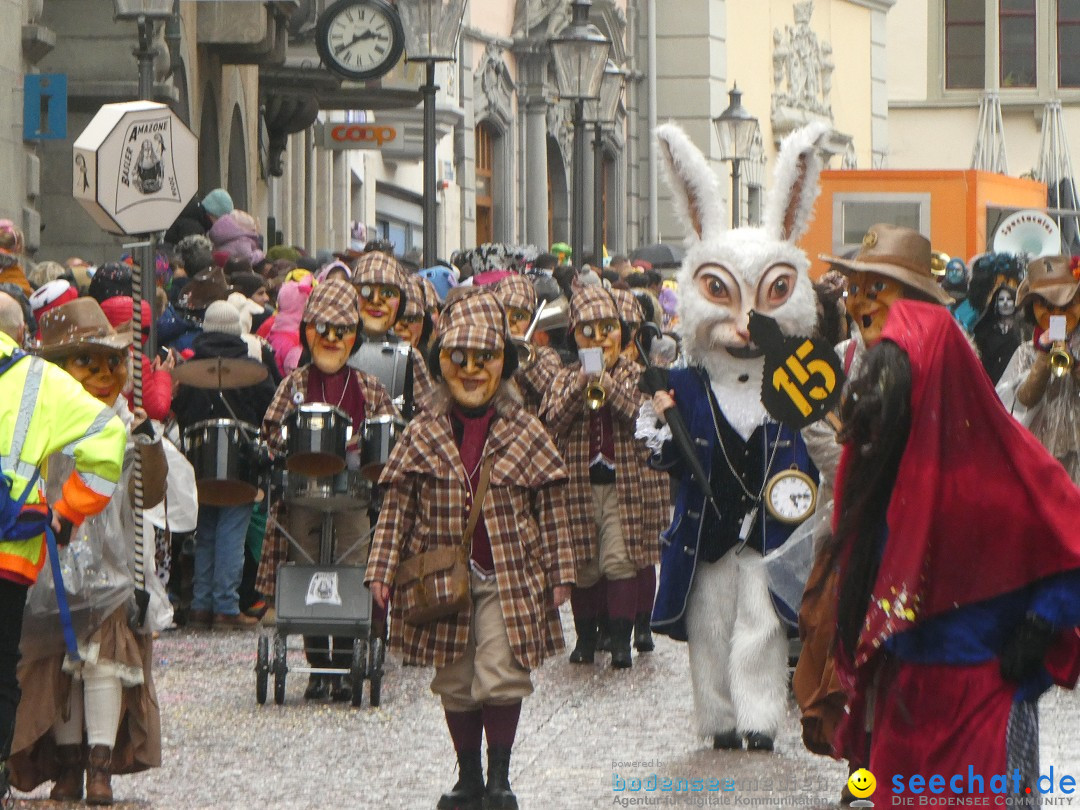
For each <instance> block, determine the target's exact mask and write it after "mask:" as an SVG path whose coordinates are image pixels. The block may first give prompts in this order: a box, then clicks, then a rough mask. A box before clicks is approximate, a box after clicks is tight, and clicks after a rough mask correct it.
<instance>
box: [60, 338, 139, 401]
mask: <svg viewBox="0 0 1080 810" xmlns="http://www.w3.org/2000/svg"><path fill="white" fill-rule="evenodd" d="M127 359H128V351H127V350H126V349H122V350H118V349H104V348H93V347H90V348H86V349H82V350H79V351H77V352H75V353H74V354H70V355H68V356H67V357H65V358H64V361H63V366H64V371H66V372H67V373H68V374H70V375H71V376H72V377H74V378H75V380H76V381H77V382H79V383H80V384H81V385H82V387H83V388H85V389H86V392H87V393H88V394H90V396H92V397H93V398H94V399H97V400H100V401H101V402H102V404H104V405H105V406H106V407H108V408H111V407H112V406H113V405H115V404H116V398H117V397H118V396H120V392H121V391H123V390H124V386H125V385H127V381H128V363H127Z"/></svg>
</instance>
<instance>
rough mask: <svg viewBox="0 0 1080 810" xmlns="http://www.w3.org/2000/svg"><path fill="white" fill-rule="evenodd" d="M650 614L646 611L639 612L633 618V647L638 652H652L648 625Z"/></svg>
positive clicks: (650, 631)
mask: <svg viewBox="0 0 1080 810" xmlns="http://www.w3.org/2000/svg"><path fill="white" fill-rule="evenodd" d="M651 618H652V617H651V616H650V615H649V614H648V613H639V614H638V615H637V618H636V619H634V649H635V650H637V651H638V652H652V651H653V647H654V645H653V640H652V628H651V627H650V626H649V621H650V620H651Z"/></svg>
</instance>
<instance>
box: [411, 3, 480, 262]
mask: <svg viewBox="0 0 1080 810" xmlns="http://www.w3.org/2000/svg"><path fill="white" fill-rule="evenodd" d="M465 2H466V0H398V4H397V10H398V14H399V15H400V16H401V25H402V27H403V28H404V29H405V60H406V61H408V62H423V63H425V66H426V69H427V71H426V76H425V79H426V80H425V82H424V85H423V87H421V88H420V90H421V92H422V93H423V94H424V195H423V196H424V266H425V267H431V266H432V265H433V264H435V260H436V258H437V255H436V254H437V253H438V249H439V247H438V231H437V230H436V222H435V195H436V194H437V192H438V190H437V189H436V188H435V93H436V92H437V91H438V89H439V88H438V86H436V84H435V63H436V62H453V61H455V60H456V59H457V43H458V37H459V36H460V35H461V24H462V19H463V18H464V16H465Z"/></svg>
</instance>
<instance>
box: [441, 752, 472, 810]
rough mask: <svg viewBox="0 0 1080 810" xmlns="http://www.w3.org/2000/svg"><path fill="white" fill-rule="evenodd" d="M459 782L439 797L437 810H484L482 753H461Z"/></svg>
mask: <svg viewBox="0 0 1080 810" xmlns="http://www.w3.org/2000/svg"><path fill="white" fill-rule="evenodd" d="M457 761H458V780H457V784H455V785H454V786H453V787H452V788H450V790H449V791H448V792H447V793H444V794H443V795H442V796H441V797H439V803H438V804H437V805H435V807H436V810H482V808H483V806H484V770H483V767H482V765H481V764H480V751H479V750H476V751H464V752H459V753H458V756H457Z"/></svg>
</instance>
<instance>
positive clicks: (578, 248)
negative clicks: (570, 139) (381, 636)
mask: <svg viewBox="0 0 1080 810" xmlns="http://www.w3.org/2000/svg"><path fill="white" fill-rule="evenodd" d="M584 119H585V99H583V98H579V99H576V100H575V101H574V168H573V171H574V194H573V199H572V200H571V201H570V202H571V204H572V205H573V207H574V216H573V218H572V220H571V228H570V250H571V253H572V255H571V257H570V258H571V263H572V264H573V265H574V266H575V267H577V268H578V269H580V268H581V259H582V254H583V253H584V242H585V121H584Z"/></svg>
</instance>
